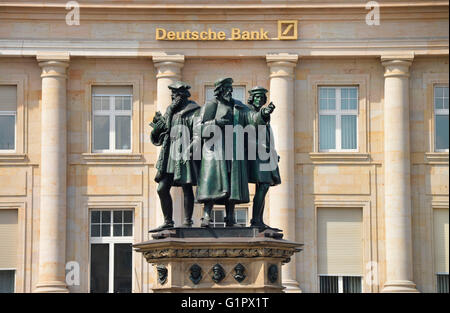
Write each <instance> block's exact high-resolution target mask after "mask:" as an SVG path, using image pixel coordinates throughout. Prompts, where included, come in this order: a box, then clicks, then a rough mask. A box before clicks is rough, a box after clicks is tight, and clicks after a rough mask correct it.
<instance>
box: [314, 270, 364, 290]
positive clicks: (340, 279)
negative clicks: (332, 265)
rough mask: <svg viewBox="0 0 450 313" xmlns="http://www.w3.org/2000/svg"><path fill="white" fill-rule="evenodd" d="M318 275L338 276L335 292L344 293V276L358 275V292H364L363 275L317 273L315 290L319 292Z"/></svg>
mask: <svg viewBox="0 0 450 313" xmlns="http://www.w3.org/2000/svg"><path fill="white" fill-rule="evenodd" d="M320 277H338V292H337V293H344V277H359V278H361V292H360V293H363V292H364V284H363V278H364V277H363V276H359V275H347V274H333V275H330V274H319V275H318V278H319V279H318V280H317V283H318V287H317V290H319V293H321V292H320ZM349 293H350V292H349ZM352 293H354V292H352Z"/></svg>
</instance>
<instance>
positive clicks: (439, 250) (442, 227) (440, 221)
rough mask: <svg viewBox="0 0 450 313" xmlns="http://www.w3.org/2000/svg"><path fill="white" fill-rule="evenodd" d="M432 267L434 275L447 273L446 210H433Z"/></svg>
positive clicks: (447, 240)
mask: <svg viewBox="0 0 450 313" xmlns="http://www.w3.org/2000/svg"><path fill="white" fill-rule="evenodd" d="M433 215H434V217H433V220H434V266H435V271H436V273H448V245H449V239H448V235H449V234H448V209H434V210H433Z"/></svg>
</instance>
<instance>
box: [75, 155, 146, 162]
mask: <svg viewBox="0 0 450 313" xmlns="http://www.w3.org/2000/svg"><path fill="white" fill-rule="evenodd" d="M82 158H83V160H85V161H97V162H102V161H128V162H130V161H141V160H142V154H133V153H83V154H82Z"/></svg>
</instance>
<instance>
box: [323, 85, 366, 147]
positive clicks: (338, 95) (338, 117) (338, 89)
mask: <svg viewBox="0 0 450 313" xmlns="http://www.w3.org/2000/svg"><path fill="white" fill-rule="evenodd" d="M321 88H334V89H335V109H334V110H322V109H320V99H321V98H320V90H321ZM344 88H355V89H356V109H355V110H342V108H341V104H342V102H341V100H342V89H344ZM359 94H360V92H359V86H358V85H318V86H317V104H318V105H317V114H318V120H317V124H318V129H317V130H318V138H317V142H318V151H319V152H358V151H359V101H360V100H359V98H360V96H359ZM343 115H351V116H356V129H355V132H356V148H355V149H342V116H343ZM321 116H334V117H335V122H336V129H335V132H336V133H335V136H336V137H335V143H336V146H335V149H321V148H320V117H321Z"/></svg>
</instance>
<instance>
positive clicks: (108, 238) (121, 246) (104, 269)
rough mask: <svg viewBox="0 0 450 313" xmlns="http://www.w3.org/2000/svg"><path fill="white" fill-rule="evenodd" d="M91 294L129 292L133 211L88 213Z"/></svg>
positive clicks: (97, 211) (94, 211) (130, 287)
mask: <svg viewBox="0 0 450 313" xmlns="http://www.w3.org/2000/svg"><path fill="white" fill-rule="evenodd" d="M90 226H91V227H90V246H91V261H90V262H91V288H90V290H91V292H92V293H98V292H100V293H106V292H115V293H129V292H131V289H132V243H133V210H92V211H91V219H90Z"/></svg>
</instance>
